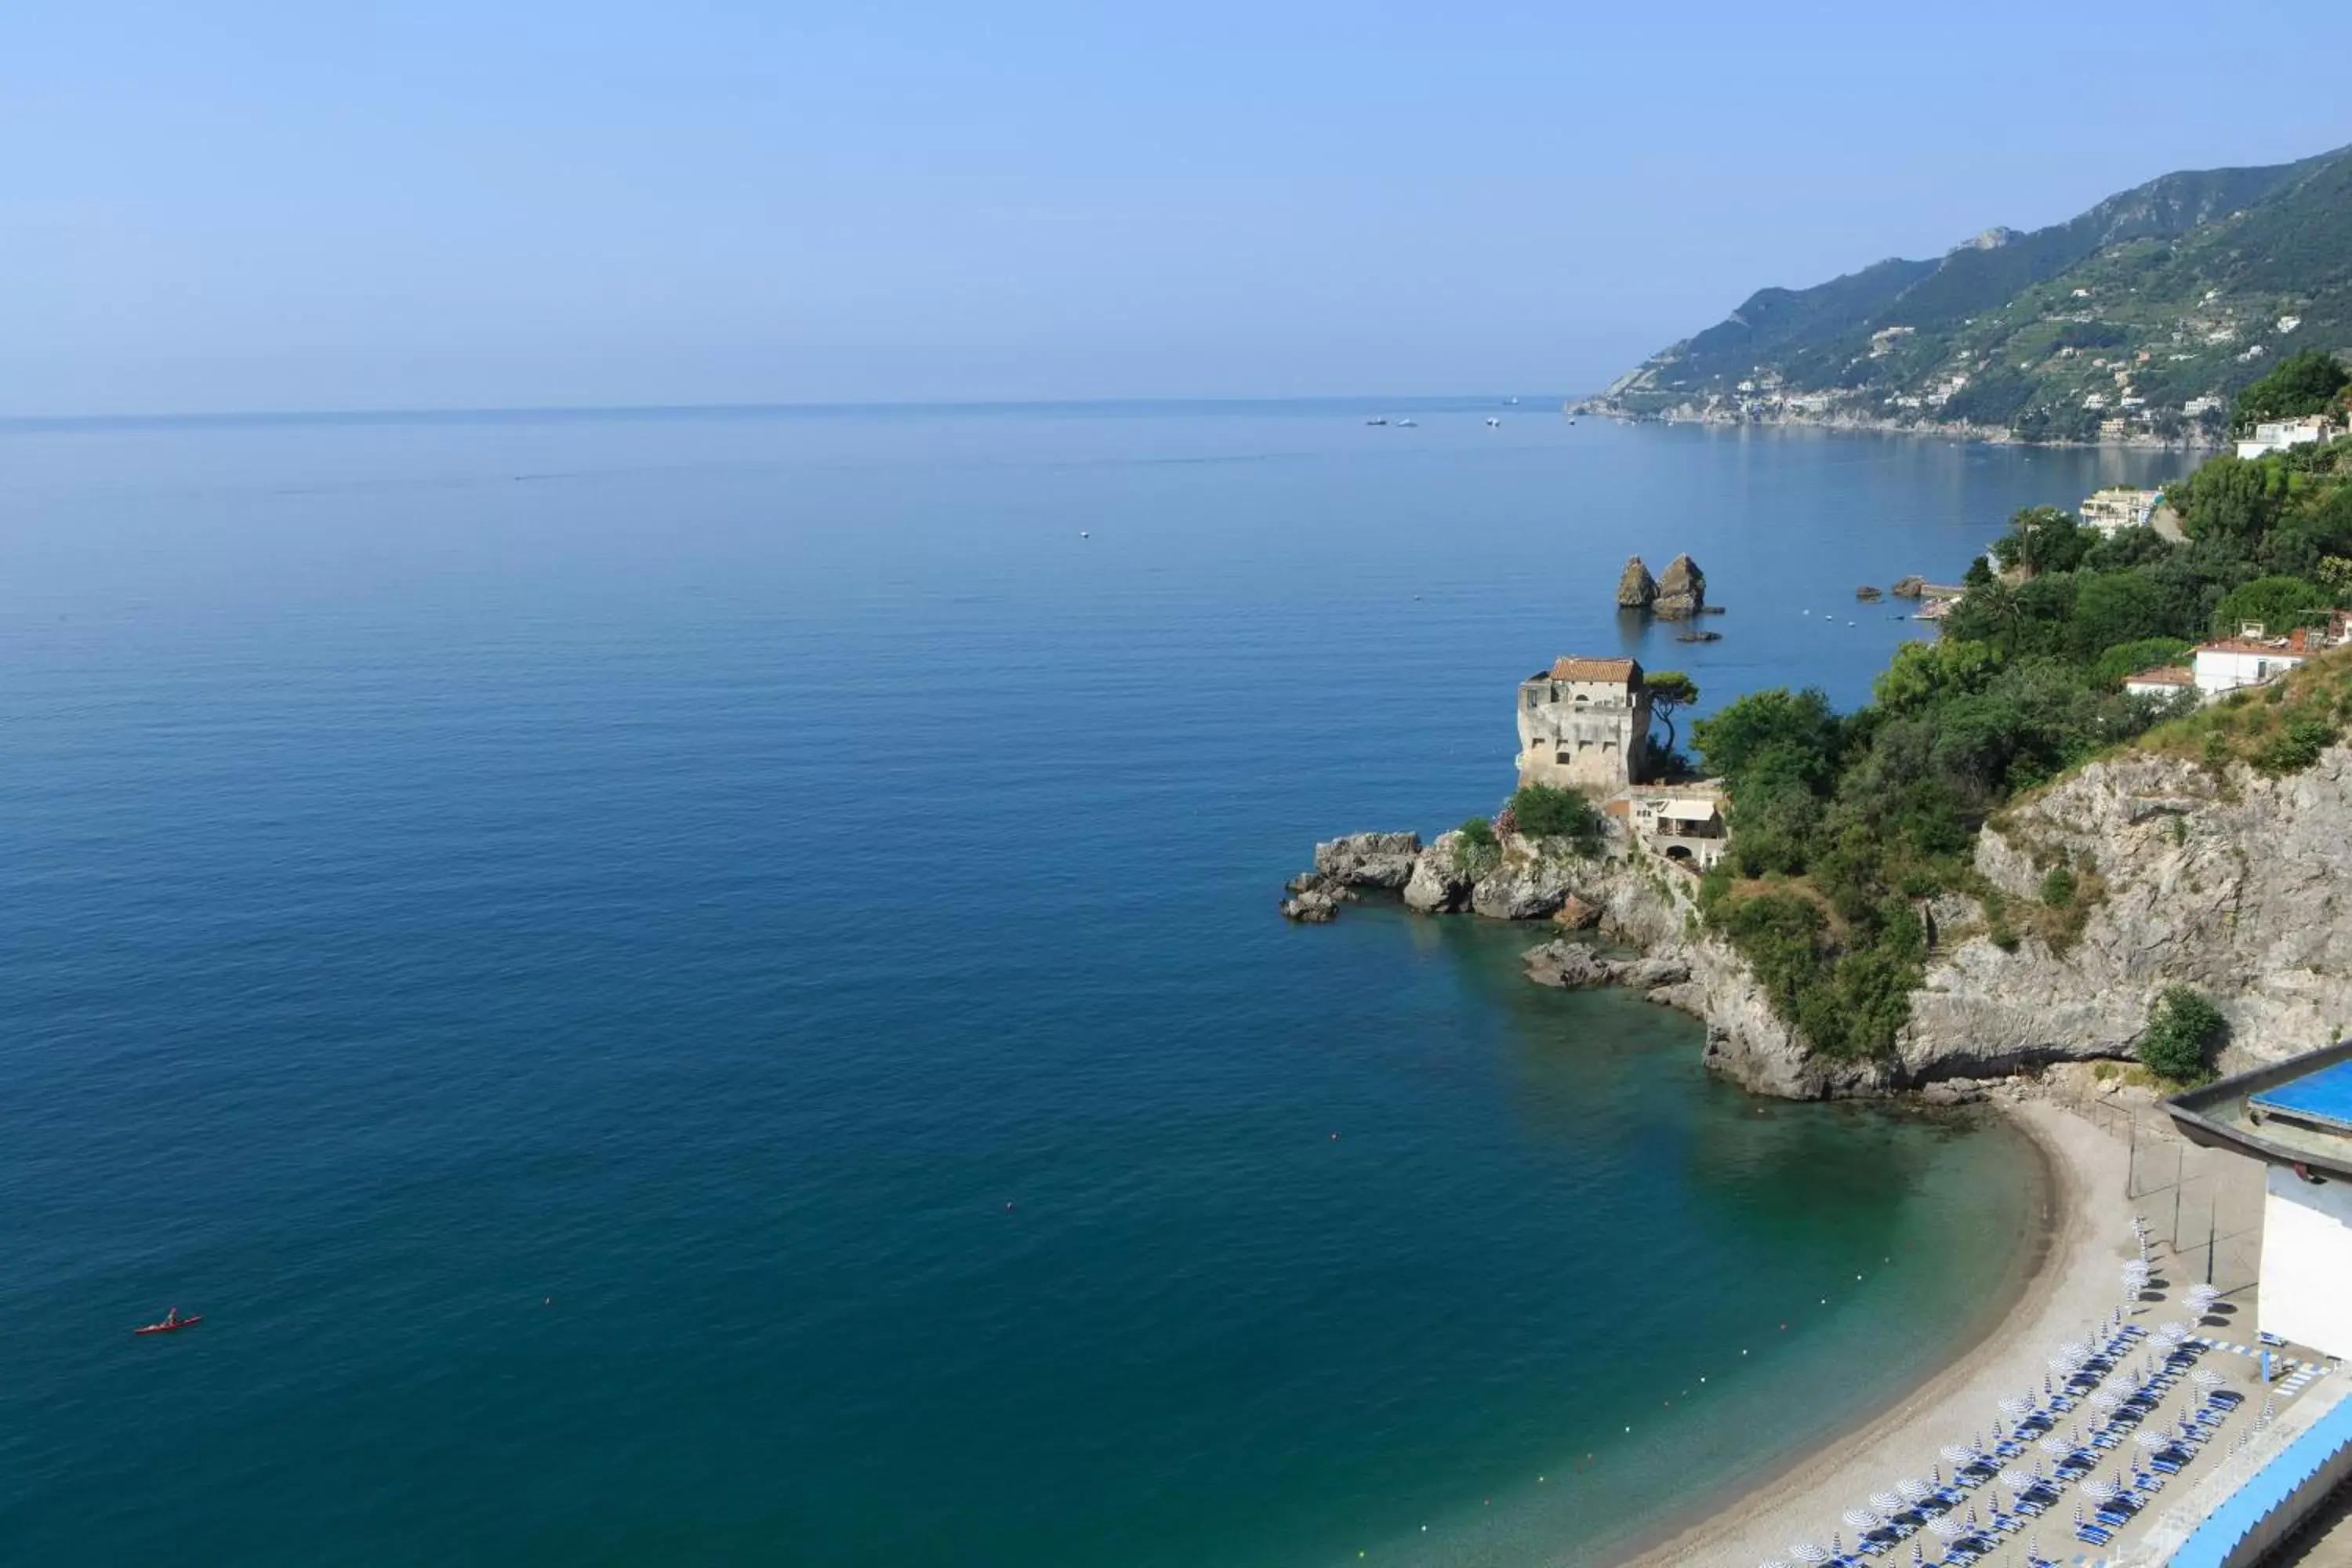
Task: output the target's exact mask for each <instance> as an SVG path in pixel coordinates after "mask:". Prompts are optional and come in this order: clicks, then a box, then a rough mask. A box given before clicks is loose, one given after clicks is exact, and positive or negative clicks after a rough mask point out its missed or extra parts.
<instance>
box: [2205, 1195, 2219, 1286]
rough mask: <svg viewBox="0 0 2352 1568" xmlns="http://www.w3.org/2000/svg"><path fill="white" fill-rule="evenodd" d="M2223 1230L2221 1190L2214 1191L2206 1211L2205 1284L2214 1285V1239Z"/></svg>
mask: <svg viewBox="0 0 2352 1568" xmlns="http://www.w3.org/2000/svg"><path fill="white" fill-rule="evenodd" d="M2220 1232H2221V1189H2220V1188H2219V1187H2216V1188H2214V1189H2213V1201H2212V1203H2211V1204H2210V1205H2208V1206H2207V1207H2206V1210H2205V1283H2206V1284H2208V1285H2210V1284H2211V1283H2213V1239H2214V1237H2216V1236H2218V1235H2219V1234H2220Z"/></svg>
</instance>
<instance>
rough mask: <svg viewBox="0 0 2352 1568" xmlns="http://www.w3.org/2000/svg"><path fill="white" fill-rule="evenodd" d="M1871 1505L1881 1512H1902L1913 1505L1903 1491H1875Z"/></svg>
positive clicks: (1871, 1495) (1871, 1496)
mask: <svg viewBox="0 0 2352 1568" xmlns="http://www.w3.org/2000/svg"><path fill="white" fill-rule="evenodd" d="M1870 1506H1871V1507H1873V1508H1874V1509H1876V1510H1878V1511H1879V1512H1881V1513H1901V1512H1902V1511H1903V1510H1905V1509H1906V1508H1908V1507H1910V1506H1911V1505H1910V1503H1909V1502H1908V1501H1907V1500H1906V1499H1905V1498H1904V1496H1903V1494H1902V1493H1901V1492H1873V1493H1871V1494H1870Z"/></svg>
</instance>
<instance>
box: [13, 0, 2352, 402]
mask: <svg viewBox="0 0 2352 1568" xmlns="http://www.w3.org/2000/svg"><path fill="white" fill-rule="evenodd" d="M2283 26H2286V27H2287V28H2288V29H2289V30H2290V31H2291V32H2292V34H2293V40H2292V44H2291V46H2290V45H2288V44H2287V43H2285V42H2284V40H2283V38H2282V37H2281V34H2280V32H2279V30H2278V29H2277V28H2274V27H2272V26H2234V25H2231V23H2230V22H2229V19H2228V16H2227V14H2226V13H2225V12H2223V11H2218V10H2216V9H2214V8H2213V7H2212V6H2211V5H2206V4H2200V5H2195V6H2189V5H2172V4H2168V3H2164V0H2157V3H2152V4H2142V5H2137V6H2134V7H2131V8H2128V9H2127V10H2118V9H2116V7H2113V6H2109V5H2100V6H2092V5H2066V4H2064V3H2063V0H2059V3H2055V4H2053V3H2050V0H2043V3H2042V4H2036V5H2015V4H2010V3H2009V0H1991V3H1989V4H1979V5H1971V6H1969V7H1965V8H1959V9H1955V8H1952V7H1948V6H1929V7H1908V6H1892V5H1885V4H1883V0H1882V3H1878V4H1872V5H1805V4H1787V3H1784V4H1781V5H1771V6H1765V5H1754V4H1743V5H1716V4H1712V3H1709V0H1689V3H1685V4H1679V5H1627V4H1624V3H1622V0H1615V3H1612V4H1609V5H1585V4H1579V3H1576V0H1550V3H1547V4H1519V3H1517V0H1491V3H1487V4H1483V5H1466V4H1461V3H1458V0H1457V3H1454V4H1446V5H1433V4H1427V3H1424V4H1422V5H1392V4H1386V3H1382V0H1355V3H1350V4H1338V3H1328V0H1314V3H1299V4H1285V3H1281V0H1255V3H1249V4H1228V3H1226V0H1187V3H1186V4H1183V5H1119V4H1117V3H1116V0H1095V3H1093V4H1071V5H1055V4H1030V3H1027V0H992V3H990V4H987V5H979V4H970V5H928V4H892V3H890V0H866V3H865V4H836V5H828V6H824V7H815V6H803V5H795V4H790V3H782V4H777V3H770V4H757V3H753V0H664V3H663V4H660V5H614V4H607V3H604V0H564V3H563V4H560V5H559V4H551V3H544V0H509V3H506V4H499V3H496V0H468V3H465V4H449V3H444V0H405V3H403V4H387V5H370V4H364V3H362V0H349V3H339V0H329V3H325V4H321V3H320V0H299V3H278V0H206V3H205V4H204V5H188V4H184V0H174V3H170V4H156V5H130V4H121V3H117V0H71V3H69V4H53V3H51V0H11V3H10V4H9V5H6V6H5V7H0V416H27V415H65V414H78V413H90V414H122V413H173V412H228V411H251V410H323V409H339V408H410V407H488V406H539V405H600V404H665V403H667V404H676V403H737V402H758V403H765V402H783V403H796V402H866V401H885V402H887V401H935V400H997V399H1030V398H1079V397H1162V396H1164V397H1223V396H1291V395H1349V394H1361V395H1404V394H1416V393H1420V394H1432V395H1434V394H1448V393H1485V392H1514V393H1527V392H1543V393H1551V392H1560V393H1568V392H1578V391H1587V390H1593V389H1596V388H1597V387H1598V386H1599V385H1601V384H1603V383H1605V382H1606V381H1607V380H1608V379H1609V378H1610V377H1611V376H1612V375H1614V374H1617V373H1618V372H1619V371H1621V370H1622V369H1624V368H1625V367H1627V366H1628V365H1630V364H1632V363H1634V362H1636V361H1638V360H1639V359H1640V358H1641V357H1642V356H1643V355H1644V354H1645V353H1649V352H1651V351H1652V350H1654V349H1656V348H1658V347H1661V346H1663V345H1664V344H1665V343H1667V342H1672V341H1674V340H1675V339H1677V338H1680V337H1684V336H1686V335H1688V334H1689V333H1691V332H1693V331H1697V330H1699V329H1701V328H1703V327H1705V326H1707V325H1708V324H1710V323H1712V322H1714V321H1717V320H1719V319H1721V318H1722V316H1723V315H1724V314H1725V313H1726V312H1727V311H1728V310H1730V309H1732V308H1733V307H1734V306H1736V305H1737V304H1738V302H1739V301H1740V300H1742V299H1743V298H1744V297H1746V296H1747V295H1748V293H1749V292H1751V291H1752V290H1754V289H1757V288H1759V287H1761V286H1764V285H1768V284H1783V285H1790V286H1801V285H1804V284H1809V283H1813V282H1818V281H1821V280H1822V279H1827V278H1830V277H1833V276H1835V275H1837V274H1839V273H1841V272H1846V271H1851V270H1853V268H1857V267H1861V266H1864V265H1867V264H1868V263H1869V262H1871V261H1874V260H1876V259H1878V258H1883V257H1886V256H1890V255H1908V256H1924V255H1934V254H1937V253H1940V252H1941V251H1943V250H1945V249H1947V248H1948V247H1950V246H1952V245H1953V244H1955V243H1957V242H1958V241H1959V240H1961V239H1963V238H1965V237H1968V236H1969V235H1972V234H1975V233H1977V232H1979V230H1982V229H1984V228H1986V227H1988V226H1991V225H1993V224H1997V223H2000V224H2008V225H2010V226H2013V227H2019V228H2030V227H2033V226H2040V225H2042V224H2046V223H2053V222H2058V221H2062V220H2063V219H2065V218H2067V217H2070V216H2073V215H2074V214H2075V213H2077V212H2079V211H2081V210H2082V209H2083V208H2084V207H2086V206H2088V205H2092V204H2093V203H2095V202H2096V201H2098V200H2099V199H2100V198H2102V197H2104V196H2105V195H2110V194H2112V193H2114V192H2116V191H2117V190H2121V189H2124V188H2126V187H2128V186H2131V185H2134V184H2138V183H2140V182H2141V181H2143V180H2146V179H2148V178H2151V177H2153V176H2155V175H2157V174H2163V173H2166V172H2168V171H2170V170H2173V169H2178V168H2200V167H2214V166H2220V165H2225V164H2242V163H2276V162H2283V161H2285V160H2288V159H2291V158H2294V157H2300V156H2304V155H2307V154H2309V153H2317V152H2321V151H2324V150H2326V149H2329V148H2333V147H2336V146H2338V145H2342V144H2344V143H2347V142H2352V101H2347V100H2345V99H2344V98H2343V96H2342V95H2341V94H2339V93H2336V92H2335V91H2334V90H2333V89H2332V79H2331V78H2330V77H2329V76H2328V75H2327V73H2326V70H2325V68H2315V69H2313V70H2311V71H2308V72H2305V71H2304V70H2302V69H2301V68H2299V67H2298V66H2297V64H2296V62H2297V61H2299V60H2306V61H2324V60H2327V59H2332V58H2343V57H2344V56H2345V55H2346V54H2347V52H2352V11H2347V8H2345V7H2342V6H2322V7H2315V8H2307V9H2305V10H2304V11H2302V12H2298V13H2297V14H2296V15H2295V16H2294V19H2293V21H2292V22H2291V23H2287V24H2283ZM2298 79H2300V80H2301V81H2302V84H2303V85H2302V86H2301V87H2300V88H2299V89H2298V88H2297V87H2296V85H2295V84H2296V82H2297V80H2298Z"/></svg>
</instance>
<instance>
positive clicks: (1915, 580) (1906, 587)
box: [1886, 572, 1927, 599]
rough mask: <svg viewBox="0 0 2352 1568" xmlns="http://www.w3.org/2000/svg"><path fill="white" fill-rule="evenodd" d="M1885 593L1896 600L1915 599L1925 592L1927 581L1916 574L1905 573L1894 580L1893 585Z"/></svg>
mask: <svg viewBox="0 0 2352 1568" xmlns="http://www.w3.org/2000/svg"><path fill="white" fill-rule="evenodd" d="M1886 591H1887V592H1888V593H1890V594H1892V595H1895V597H1896V598H1898V599H1916V598H1917V597H1918V596H1919V595H1922V594H1924V593H1926V592H1927V579H1926V578H1925V577H1922V576H1920V575H1919V574H1917V573H1916V572H1906V573H1905V574H1903V575H1902V576H1900V577H1897V578H1896V579H1895V585H1894V586H1893V587H1891V588H1889V589H1887V590H1886Z"/></svg>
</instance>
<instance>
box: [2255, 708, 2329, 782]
mask: <svg viewBox="0 0 2352 1568" xmlns="http://www.w3.org/2000/svg"><path fill="white" fill-rule="evenodd" d="M2335 743H2336V730H2335V728H2334V726H2332V725H2329V724H2326V723H2323V722H2322V721H2319V720H2317V719H2290V720H2288V721H2287V724H2286V728H2285V729H2284V730H2282V731H2279V732H2278V733H2277V734H2275V735H2273V736H2271V737H2270V738H2269V739H2267V740H2265V741H2264V742H2263V743H2262V744H2261V745H2259V746H2256V747H2255V748H2254V753H2253V755H2252V757H2251V758H2250V759H2249V761H2251V762H2252V763H2253V764H2254V766H2256V767H2257V768H2260V769H2261V770H2262V771H2263V772H2264V773H2268V774H2270V775H2271V776H2272V777H2273V778H2276V777H2277V776H2278V775H2280V774H2281V773H2301V772H2303V770H2304V769H2305V768H2307V767H2309V766H2311V764H2312V763H2315V762H2317V761H2318V760H2319V753H2320V752H2324V751H2326V749H2327V748H2328V747H2330V746H2332V745H2334V744H2335Z"/></svg>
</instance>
